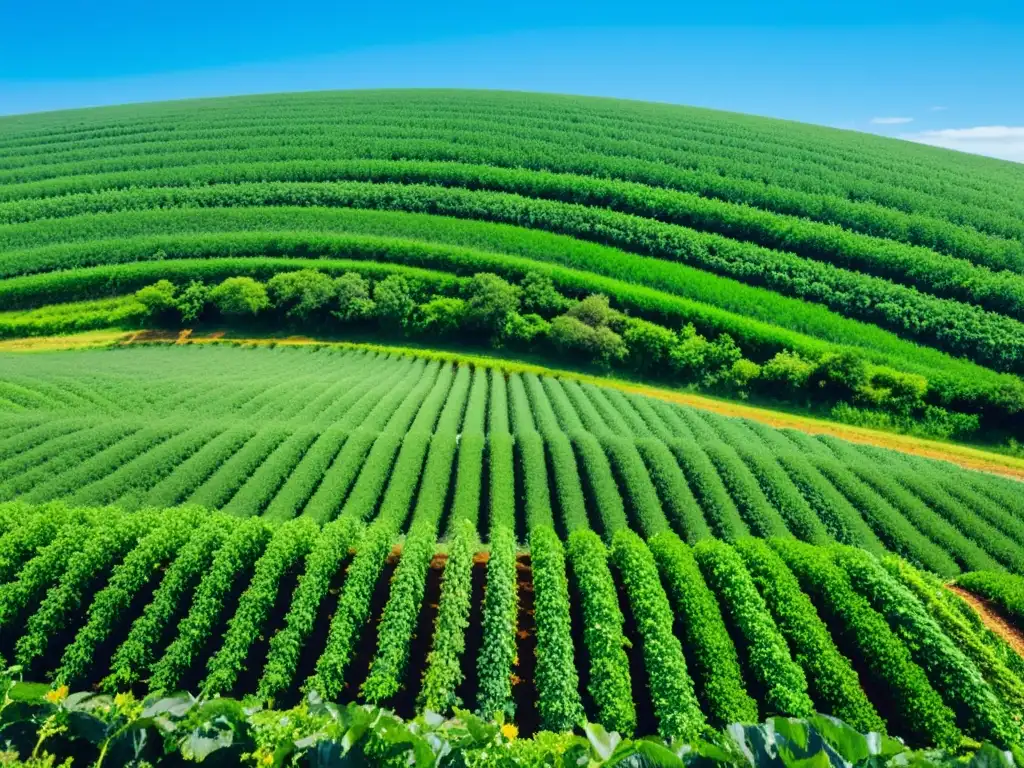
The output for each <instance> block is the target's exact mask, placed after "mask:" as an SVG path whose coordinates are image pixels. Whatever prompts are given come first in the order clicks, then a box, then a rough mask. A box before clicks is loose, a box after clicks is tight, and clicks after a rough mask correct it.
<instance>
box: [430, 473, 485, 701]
mask: <svg viewBox="0 0 1024 768" xmlns="http://www.w3.org/2000/svg"><path fill="white" fill-rule="evenodd" d="M460 470H461V466H460ZM460 482H461V473H460ZM456 493H458V490H456ZM476 547H477V536H476V528H475V527H474V526H473V524H472V522H471V521H470V520H467V519H460V520H458V521H457V522H456V523H455V525H454V531H453V534H452V538H451V542H450V543H449V547H448V559H447V560H446V561H445V566H444V577H443V579H442V582H441V602H440V604H439V605H438V609H437V619H436V620H435V623H434V636H433V642H432V644H431V648H430V653H429V654H428V655H427V667H426V671H425V672H424V673H423V684H422V686H421V688H420V693H419V706H420V708H421V709H424V710H428V711H431V712H440V713H442V714H445V713H448V712H450V711H451V710H452V709H453V708H454V707H457V706H461V702H460V701H459V698H458V697H457V696H456V693H455V691H456V689H457V688H458V687H459V685H460V684H461V683H462V681H463V680H464V679H465V674H464V672H463V659H462V656H463V653H464V652H465V650H466V630H467V628H468V627H469V612H470V610H471V608H472V576H473V554H474V552H475V550H476Z"/></svg>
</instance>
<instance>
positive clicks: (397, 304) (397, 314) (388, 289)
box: [373, 275, 415, 327]
mask: <svg viewBox="0 0 1024 768" xmlns="http://www.w3.org/2000/svg"><path fill="white" fill-rule="evenodd" d="M373 302H374V315H376V316H377V317H378V318H379V319H380V321H381V322H382V323H384V324H385V325H391V326H399V327H401V326H402V325H404V324H405V322H406V321H407V320H408V318H409V315H410V314H411V313H412V310H413V307H414V306H415V302H414V301H413V298H412V293H411V291H410V289H409V284H408V283H407V282H406V281H405V280H404V279H403V278H401V277H399V276H398V275H392V276H391V277H387V278H384V279H383V280H381V281H380V282H379V283H377V284H376V285H374V286H373Z"/></svg>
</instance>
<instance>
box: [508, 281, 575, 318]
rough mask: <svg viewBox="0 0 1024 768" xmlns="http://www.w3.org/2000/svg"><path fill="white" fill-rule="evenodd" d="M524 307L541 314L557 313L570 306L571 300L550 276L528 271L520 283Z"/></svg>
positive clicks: (528, 310)
mask: <svg viewBox="0 0 1024 768" xmlns="http://www.w3.org/2000/svg"><path fill="white" fill-rule="evenodd" d="M519 287H520V289H521V290H522V303H523V309H524V310H525V311H526V312H536V313H538V314H541V315H556V314H558V313H559V312H564V311H565V310H566V309H568V308H569V304H570V302H569V300H568V299H567V298H565V296H563V295H562V294H561V293H559V292H558V290H556V289H555V284H554V283H553V282H552V281H551V278H550V277H546V276H544V275H539V274H537V273H536V272H527V273H526V275H525V276H524V277H523V280H522V282H521V283H520V284H519Z"/></svg>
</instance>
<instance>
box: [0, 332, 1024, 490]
mask: <svg viewBox="0 0 1024 768" xmlns="http://www.w3.org/2000/svg"><path fill="white" fill-rule="evenodd" d="M138 343H146V344H153V343H165V344H184V343H187V344H215V343H234V344H253V345H264V346H269V345H271V344H274V345H287V346H309V345H313V344H329V345H331V346H337V347H345V348H351V349H368V348H369V349H379V350H384V351H388V352H395V353H398V354H409V355H424V356H428V357H430V358H432V359H439V360H445V361H447V360H453V361H464V362H468V363H472V364H474V365H483V366H491V367H506V368H511V369H513V370H516V371H521V372H529V373H536V374H538V375H549V376H560V377H563V378H571V379H576V380H578V381H587V382H591V383H593V384H597V385H599V386H603V387H611V388H614V389H618V390H620V391H623V392H632V393H635V394H640V395H645V396H647V397H655V398H658V399H660V400H665V401H667V402H671V403H678V404H680V405H687V406H690V407H691V408H700V409H702V410H705V411H711V412H713V413H718V414H721V415H723V416H736V417H740V418H744V419H751V420H753V421H759V422H761V423H763V424H768V425H769V426H772V427H784V428H789V429H797V430H800V431H802V432H807V433H808V434H812V435H818V434H821V435H834V436H835V437H838V438H841V439H843V440H849V441H850V442H853V443H863V444H866V445H875V446H879V447H881V448H888V449H890V450H894V451H902V452H903V453H910V454H914V455H917V456H923V457H926V458H929V459H939V460H942V461H948V462H950V463H953V464H958V465H959V466H961V467H965V468H967V469H974V470H978V471H980V472H989V473H992V474H998V475H1004V476H1006V477H1010V478H1013V479H1015V480H1021V481H1024V459H1020V458H1016V457H1014V456H1006V455H1003V454H999V453H992V452H989V451H985V450H982V449H980V448H973V447H971V446H968V445H958V444H955V443H943V442H940V441H938V440H928V439H926V438H920V437H911V436H909V435H899V434H896V433H893V432H882V431H879V430H873V429H868V428H865V427H853V426H849V425H846V424H840V423H838V422H834V421H826V420H824V419H816V418H813V417H810V416H801V415H799V414H794V413H786V412H785V411H776V410H771V409H769V408H760V407H757V406H753V405H747V404H745V403H740V402H736V401H732V400H720V399H718V398H714V397H708V396H706V395H698V394H694V393H690V392H679V391H675V390H670V389H661V388H659V387H654V386H647V385H643V384H637V383H636V382H631V381H623V380H621V379H613V378H604V377H601V376H592V375H589V374H585V373H575V372H571V371H560V370H557V369H554V368H547V367H545V366H541V365H535V364H532V363H521V362H518V361H515V360H509V359H507V358H502V357H498V356H488V355H464V354H460V353H458V352H449V351H438V350H424V349H413V348H408V347H398V346H390V345H379V344H364V343H358V342H345V341H338V342H333V341H327V342H325V341H319V340H317V339H313V338H310V337H308V336H290V337H285V338H280V337H274V338H251V337H234V336H231V335H230V334H225V333H224V332H222V331H215V332H207V333H203V334H202V335H198V334H193V333H192V331H190V330H184V331H180V332H160V331H114V330H111V331H91V332H87V333H81V334H74V335H70V336H40V337H33V338H27V339H9V340H4V341H0V352H42V351H57V350H70V349H88V348H95V347H111V346H118V345H130V344H138Z"/></svg>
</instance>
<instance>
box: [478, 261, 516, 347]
mask: <svg viewBox="0 0 1024 768" xmlns="http://www.w3.org/2000/svg"><path fill="white" fill-rule="evenodd" d="M519 296H520V290H519V287H518V286H515V285H512V284H511V283H509V282H508V281H507V280H504V279H503V278H500V277H498V276H497V275H495V274H492V273H490V272H478V273H477V274H475V275H473V279H472V280H470V282H469V285H468V286H467V289H466V315H465V317H466V323H467V325H468V326H469V327H470V328H472V329H475V330H477V331H480V332H481V333H484V334H485V335H487V336H491V337H496V336H498V335H500V334H501V332H502V331H503V330H504V328H505V325H506V323H507V322H508V320H509V318H510V317H511V316H512V315H513V314H515V313H517V312H518V311H519Z"/></svg>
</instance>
